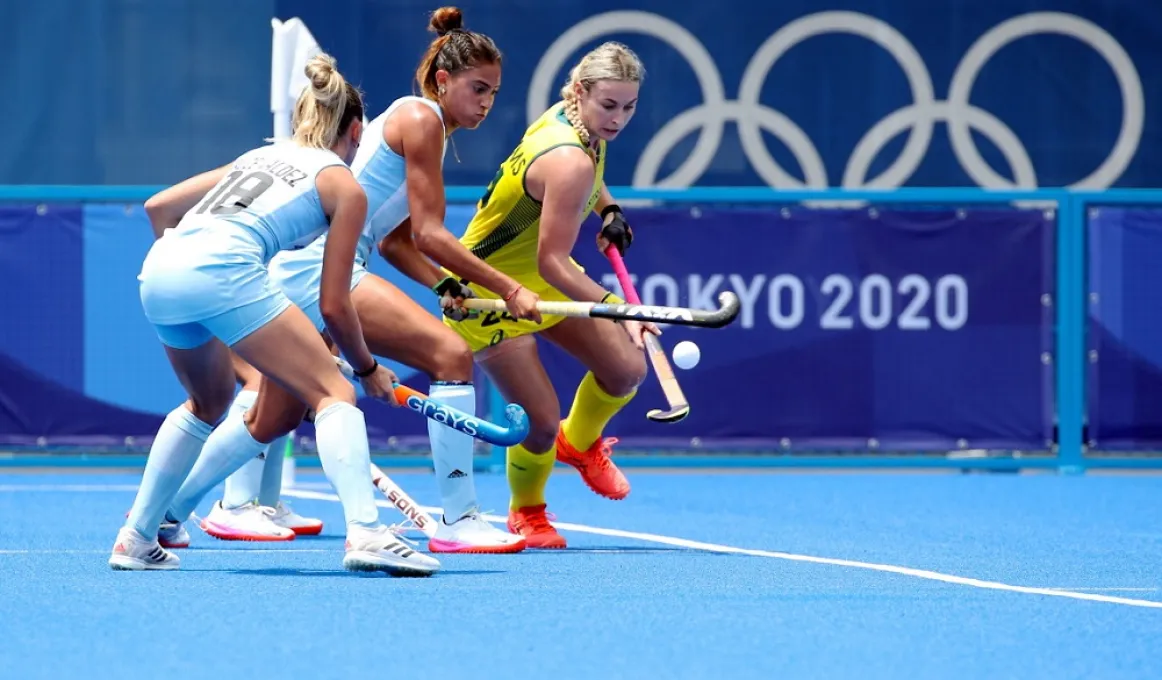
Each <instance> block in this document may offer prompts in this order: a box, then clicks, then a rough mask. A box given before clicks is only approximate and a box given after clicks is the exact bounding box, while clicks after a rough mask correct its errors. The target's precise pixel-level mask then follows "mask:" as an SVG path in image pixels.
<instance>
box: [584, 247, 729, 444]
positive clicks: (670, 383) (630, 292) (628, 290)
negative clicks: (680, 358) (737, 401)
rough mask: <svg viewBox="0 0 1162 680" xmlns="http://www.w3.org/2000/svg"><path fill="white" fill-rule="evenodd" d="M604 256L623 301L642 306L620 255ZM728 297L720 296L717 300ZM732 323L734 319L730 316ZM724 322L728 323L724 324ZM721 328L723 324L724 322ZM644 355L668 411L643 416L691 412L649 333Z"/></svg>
mask: <svg viewBox="0 0 1162 680" xmlns="http://www.w3.org/2000/svg"><path fill="white" fill-rule="evenodd" d="M605 257H607V258H609V263H610V264H611V265H612V266H613V273H615V274H617V281H618V283H620V284H621V290H622V292H623V293H625V299H626V300H627V301H629V302H631V303H634V304H638V305H640V304H641V298H640V297H638V294H637V290H636V289H635V288H634V286H633V280H632V279H630V278H629V270H628V269H626V268H625V260H623V259H622V258H621V253H620V252H618V250H617V246H615V245H613V244H610V245H609V247H607V248H606V249H605ZM725 295H727V294H726V293H723V295H720V296H719V299H720V300H721V299H723V297H724V296H725ZM734 302H735V305H736V306H735V310H734V314H735V315H737V314H738V309H737V304H738V298H737V297H735V299H734ZM730 319H731V320H733V319H734V316H731V317H730ZM726 323H730V321H727V322H726ZM722 325H726V324H725V323H724V324H722ZM645 345H646V356H648V357H649V360H650V364H651V365H652V366H653V367H654V375H656V376H657V378H658V384H659V385H661V387H662V394H663V395H665V397H666V402H667V404H668V405H669V407H670V408H669V410H667V411H661V410H660V409H654V410H653V411H650V412H649V413H647V414H646V417H647V418H649V419H650V420H657V421H659V422H678V421H679V420H681V419H683V418H685V417H686V414H688V413H689V412H690V402H688V401H687V400H686V395H685V394H683V393H682V387H681V385H679V384H678V378H677V376H675V375H674V367H673V366H671V365H670V358H669V357H668V356H666V350H665V349H663V348H662V343H661V342H660V341H659V340H658V338H657V337H656V336H655V335H653V334H652V333H648V334H646V336H645Z"/></svg>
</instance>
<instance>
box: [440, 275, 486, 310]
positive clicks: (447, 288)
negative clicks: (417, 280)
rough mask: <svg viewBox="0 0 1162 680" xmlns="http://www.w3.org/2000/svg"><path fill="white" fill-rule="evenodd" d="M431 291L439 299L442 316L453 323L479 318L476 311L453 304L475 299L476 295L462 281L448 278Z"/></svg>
mask: <svg viewBox="0 0 1162 680" xmlns="http://www.w3.org/2000/svg"><path fill="white" fill-rule="evenodd" d="M432 291H433V292H435V294H436V295H438V296H439V297H440V307H442V308H443V310H444V316H446V317H448V318H449V319H451V320H453V321H463V320H465V319H475V318H476V317H477V316H480V310H478V309H464V308H463V307H458V306H456V305H455V304H453V303H454V302H455V301H456V300H457V299H459V300H466V299H468V298H474V297H476V293H474V292H472V289H471V288H469V287H468V285H467V284H466V283H464V282H462V281H457V280H456V279H454V278H452V277H451V276H449V277H448V278H446V279H444V280H443V281H440V282H439V283H437V284H436V285H435V286H433V287H432Z"/></svg>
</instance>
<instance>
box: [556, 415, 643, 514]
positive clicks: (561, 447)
mask: <svg viewBox="0 0 1162 680" xmlns="http://www.w3.org/2000/svg"><path fill="white" fill-rule="evenodd" d="M616 443H617V438H616V437H598V438H597V441H595V442H593V446H590V447H589V449H588V450H586V451H578V450H577V449H575V448H574V447H573V445H572V444H570V443H569V442H568V440H566V439H565V431H564V430H563V429H561V430H557V460H559V461H561V462H562V463H566V464H568V465H572V466H573V467H575V468H577V471H578V472H580V473H581V479H583V480H584V481H585V486H588V487H589V488H590V489H591V490H592V491H593V493H595V494H597V495H598V496H604V497H605V498H608V499H610V500H614V501H620V500H621V499H623V498H625V497H626V496H628V495H629V480H628V479H626V478H625V475H623V474H622V473H621V470H619V469H617V465H615V464H614V462H613V461H612V460H611V459H610V456H611V455H612V454H613V445H614V444H616Z"/></svg>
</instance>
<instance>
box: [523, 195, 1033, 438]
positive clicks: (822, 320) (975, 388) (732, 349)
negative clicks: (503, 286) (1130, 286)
mask: <svg viewBox="0 0 1162 680" xmlns="http://www.w3.org/2000/svg"><path fill="white" fill-rule="evenodd" d="M628 217H629V219H630V222H631V223H632V224H633V226H634V231H635V234H636V237H637V238H636V239H635V243H634V246H633V247H632V248H631V250H630V251H629V253H628V254H627V256H626V262H627V266H628V267H629V270H630V272H631V273H632V274H634V275H635V277H636V278H637V282H636V283H635V286H636V287H637V289H638V292H639V294H640V295H641V296H642V301H643V302H645V303H646V304H659V305H680V306H691V307H697V308H702V309H713V308H715V307H716V303H715V298H716V297H717V294H718V292H719V291H722V290H733V291H734V292H735V293H737V294H738V296H739V298H740V299H741V301H742V311H741V313H740V314H739V317H738V318H737V320H736V321H735V322H734V323H733V324H732V325H730V326H728V327H726V328H724V329H691V328H678V327H668V328H666V329H665V331H664V334H663V336H662V340H663V344H664V345H665V346H666V347H668V348H672V347H673V346H674V344H676V343H677V342H679V341H681V340H692V341H694V342H696V343H697V344H698V345H699V346H700V347H701V349H702V359H701V362H700V363H699V365H698V366H697V367H695V368H694V369H692V370H688V371H682V370H678V369H675V370H677V374H678V378H679V380H680V382H681V384H682V387H683V389H684V391H685V393H686V395H687V397H688V399H689V401H690V404H691V407H692V410H691V414H690V416H689V417H688V418H687V419H686V420H684V421H682V422H680V423H678V424H673V425H662V424H658V423H654V422H652V421H649V420H647V419H646V418H645V412H646V411H647V410H649V409H651V408H655V407H660V406H664V404H665V402H664V397H663V395H662V393H661V390H660V388H659V387H658V383H657V380H656V377H654V376H652V375H651V376H650V377H649V378H648V380H647V382H646V384H645V385H643V387H642V388H641V390H640V392H639V393H638V395H637V397H636V398H635V399H634V401H633V402H632V403H631V404H630V405H629V406H628V407H627V408H626V409H625V411H624V412H623V413H621V414H619V415H618V416H617V417H616V418H615V420H614V421H613V423H612V424H611V426H610V430H609V431H610V432H611V433H613V434H615V435H616V436H618V437H621V438H622V439H623V440H626V441H627V442H632V444H631V445H654V446H679V447H683V448H685V447H689V446H692V445H693V446H695V447H697V446H699V445H702V446H710V447H714V448H716V449H718V448H722V447H730V448H739V447H742V448H747V447H754V448H759V449H767V448H774V449H779V448H789V449H794V450H803V449H821V448H822V449H830V448H853V449H860V450H867V449H869V448H870V449H873V450H874V449H876V448H884V449H891V450H955V449H957V448H965V447H968V448H990V447H995V448H1016V449H1027V450H1028V449H1037V450H1041V449H1044V448H1045V447H1046V445H1047V444H1048V442H1049V441H1051V440H1052V438H1053V408H1054V406H1053V402H1054V396H1053V394H1054V393H1053V369H1052V362H1051V361H1047V358H1048V357H1050V356H1051V355H1052V351H1053V347H1052V341H1053V311H1052V307H1051V305H1048V304H1046V301H1047V300H1052V299H1053V294H1054V290H1055V280H1054V261H1055V257H1054V243H1055V237H1054V233H1055V225H1054V221H1055V218H1054V217H1053V215H1052V213H1046V212H1043V211H1040V210H1016V209H983V208H980V209H964V210H952V209H949V210H919V209H886V208H879V209H877V208H870V209H848V210H838V209H837V210H822V209H810V208H783V209H779V208H777V207H775V208H771V207H765V208H764V207H754V208H746V209H743V208H738V207H732V208H709V207H702V208H694V209H690V208H674V209H652V210H635V211H631V212H630V213H629V214H628ZM594 228H596V227H595V225H594ZM584 245H587V244H583V245H582V247H581V248H579V249H578V250H579V251H580V255H579V257H578V260H579V261H580V262H581V263H582V265H583V266H585V267H586V269H587V271H588V272H589V274H590V275H591V276H593V277H594V278H597V279H599V280H601V279H603V280H604V282H605V284H606V285H607V287H609V288H610V289H613V290H619V287H618V286H617V280H616V277H614V276H613V275H611V274H609V273H608V272H609V271H610V267H609V265H608V263H606V262H605V261H604V260H603V259H602V258H601V257H600V256H599V255H598V254H597V253H596V252H590V251H595V250H596V249H595V248H585V247H584ZM545 346H546V345H542V347H545ZM543 354H544V355H547V357H548V358H547V360H546V361H547V363H548V365H549V366H550V376H551V377H552V379H553V382H554V384H555V385H556V386H557V388H558V391H559V392H560V393H561V394H562V397H563V398H564V399H567V398H568V396H569V394H570V393H571V391H572V389H573V388H574V386H575V385H576V383H577V381H578V380H579V379H580V377H581V375H582V369H580V368H578V367H577V365H576V362H574V361H573V360H572V359H570V358H568V357H566V356H564V355H563V354H562V353H561V352H559V351H555V350H552V349H546V350H543Z"/></svg>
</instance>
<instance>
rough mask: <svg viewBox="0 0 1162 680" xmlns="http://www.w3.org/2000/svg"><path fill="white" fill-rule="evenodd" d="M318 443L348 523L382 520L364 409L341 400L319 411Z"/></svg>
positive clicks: (320, 456)
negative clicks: (373, 481) (376, 501)
mask: <svg viewBox="0 0 1162 680" xmlns="http://www.w3.org/2000/svg"><path fill="white" fill-rule="evenodd" d="M315 444H316V445H317V447H318V449H319V460H320V461H321V462H322V463H323V473H324V474H326V475H327V480H328V481H329V482H331V486H333V487H335V493H336V494H338V496H339V502H340V503H342V504H343V515H344V516H345V517H346V519H347V524H348V525H349V526H350V525H352V524H359V525H363V526H365V527H374V526H375V525H377V524H379V508H377V507H375V492H374V489H375V485H374V484H373V483H372V481H371V454H370V452H369V451H368V446H367V421H366V420H364V418H363V411H360V410H359V409H357V408H355V407H354V406H352V405H351V404H348V403H346V402H342V401H340V402H337V403H334V404H331V405H330V406H328V407H327V408H325V409H323V410H322V411H320V412H319V413H316V414H315Z"/></svg>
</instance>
